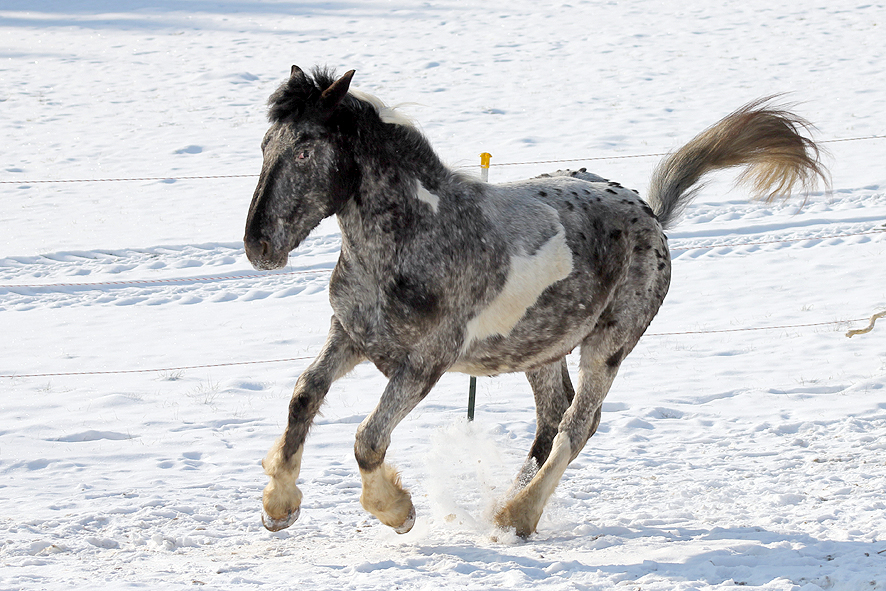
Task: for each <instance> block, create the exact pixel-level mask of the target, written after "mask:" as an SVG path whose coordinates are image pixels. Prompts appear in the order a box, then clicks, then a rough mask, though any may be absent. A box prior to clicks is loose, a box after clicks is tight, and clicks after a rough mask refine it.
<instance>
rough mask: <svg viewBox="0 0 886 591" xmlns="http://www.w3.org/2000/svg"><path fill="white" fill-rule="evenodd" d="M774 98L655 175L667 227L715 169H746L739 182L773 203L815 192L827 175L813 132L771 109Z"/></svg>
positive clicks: (654, 189) (736, 116)
mask: <svg viewBox="0 0 886 591" xmlns="http://www.w3.org/2000/svg"><path fill="white" fill-rule="evenodd" d="M772 98H773V97H766V98H762V99H759V100H757V101H754V102H752V103H749V104H747V105H745V106H744V107H742V108H740V109H739V110H737V111H735V112H734V113H732V114H731V115H728V116H727V117H725V118H723V119H722V120H721V121H719V122H718V123H716V124H714V125H713V126H711V127H709V128H708V129H706V130H704V131H703V132H701V133H700V134H698V135H697V136H696V137H695V138H693V139H692V140H691V141H690V142H689V143H687V144H686V145H685V146H683V147H682V148H680V149H679V150H677V151H676V152H674V153H673V154H670V155H669V156H667V157H665V159H664V160H662V161H661V162H660V163H659V165H658V167H657V168H656V169H655V172H654V173H653V175H652V181H651V184H650V190H649V205H650V206H651V207H652V210H653V211H654V212H655V215H656V217H658V220H659V222H660V223H661V225H662V227H663V228H668V227H670V226H671V225H673V224H674V223H675V222H676V221H677V219H678V218H679V216H680V214H681V213H682V211H683V209H684V208H685V207H686V205H688V204H689V202H690V201H692V199H694V198H695V196H696V194H697V193H698V191H699V190H700V189H701V188H702V187H703V186H704V185H703V184H701V183H699V181H700V180H701V178H702V177H703V176H704V175H705V174H707V173H709V172H711V171H714V170H718V169H721V168H728V167H731V166H744V167H746V168H745V170H744V171H743V172H742V174H741V176H740V177H739V179H738V182H739V183H747V184H750V185H751V186H752V188H753V192H754V198H755V199H762V200H765V201H772V200H773V199H775V198H776V197H777V196H779V195H784V196H787V195H788V194H789V193H790V192H791V190H792V189H794V188H795V187H797V186H800V187H801V188H802V189H803V190H804V192H807V193H808V191H810V190H811V189H813V188H814V187H815V185H816V181H817V179H819V178H820V179H821V180H822V181H823V182H824V184H825V185H826V186H827V185H828V177H827V171H826V169H825V167H824V165H823V164H822V163H821V161H820V159H819V156H820V150H819V148H818V146H816V145H815V143H814V142H813V141H812V140H811V139H809V138H807V137H805V136H803V135H801V131H804V130H805V131H807V132H808V131H809V130H811V129H812V125H810V124H809V123H808V122H807V121H805V120H804V119H801V118H800V117H798V116H796V115H794V114H793V113H790V112H788V111H786V110H784V109H780V108H777V107H771V106H768V105H767V104H766V103H768V102H769V101H770V100H771V99H772Z"/></svg>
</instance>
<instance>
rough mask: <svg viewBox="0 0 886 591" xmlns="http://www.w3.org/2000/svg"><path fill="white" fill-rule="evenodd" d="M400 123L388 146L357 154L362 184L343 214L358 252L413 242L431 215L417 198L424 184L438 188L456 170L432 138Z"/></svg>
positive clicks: (346, 231)
mask: <svg viewBox="0 0 886 591" xmlns="http://www.w3.org/2000/svg"><path fill="white" fill-rule="evenodd" d="M398 127H401V128H399V129H396V128H395V129H394V137H393V138H389V140H388V142H386V143H385V144H384V145H379V144H376V145H373V146H369V147H368V148H367V149H365V150H363V151H362V154H363V155H362V156H360V155H358V156H357V166H358V168H359V170H360V183H359V187H358V189H357V192H356V194H355V196H354V197H353V198H352V199H351V200H350V201H349V203H348V204H347V205H346V206H345V207H344V208H343V210H342V211H340V212H339V214H338V217H339V225H340V226H341V229H342V238H343V240H344V241H345V244H348V245H350V246H352V247H353V249H354V250H355V251H359V250H365V251H367V252H368V251H370V250H374V249H376V248H377V249H383V250H389V249H391V248H396V247H398V246H400V245H402V244H403V243H404V242H406V241H408V239H409V237H410V235H412V234H413V233H415V232H418V231H420V228H421V227H422V226H423V223H424V222H426V221H427V218H428V216H430V215H432V212H431V211H430V210H429V208H428V205H427V204H426V203H423V202H421V201H420V200H419V199H418V198H417V196H416V193H417V190H418V186H419V184H421V185H422V186H424V187H425V189H427V190H429V191H432V192H437V191H441V190H442V188H443V187H444V186H445V185H447V184H449V183H451V182H452V179H453V173H452V172H451V171H450V170H449V169H447V168H446V166H445V165H444V164H443V163H442V161H441V160H440V159H439V157H438V156H437V155H436V153H434V150H433V149H432V148H431V146H430V144H428V142H427V140H426V139H425V138H424V137H423V136H422V135H421V134H420V133H419V132H418V131H417V130H414V129H412V128H405V127H402V126H398Z"/></svg>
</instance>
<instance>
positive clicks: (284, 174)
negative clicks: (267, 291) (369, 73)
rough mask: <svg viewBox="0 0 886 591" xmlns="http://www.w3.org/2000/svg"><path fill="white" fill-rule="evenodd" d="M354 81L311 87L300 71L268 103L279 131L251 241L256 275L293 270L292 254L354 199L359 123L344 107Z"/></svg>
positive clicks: (266, 143)
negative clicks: (355, 126) (354, 140)
mask: <svg viewBox="0 0 886 591" xmlns="http://www.w3.org/2000/svg"><path fill="white" fill-rule="evenodd" d="M353 75H354V71H353V70H351V71H349V72H348V73H346V74H345V75H344V76H342V77H341V78H338V79H337V80H336V79H334V78H332V77H331V76H330V75H329V74H328V73H326V72H316V73H315V76H314V78H315V79H311V78H310V77H309V76H307V75H306V74H305V73H304V72H303V71H302V70H301V69H300V68H299V67H298V66H292V71H291V74H290V77H289V79H288V80H287V81H286V82H284V83H283V84H281V85H280V87H279V88H278V89H277V90H276V91H275V92H274V93H273V94H272V95H271V97H270V99H269V100H268V104H269V111H268V118H269V119H270V121H271V127H270V129H268V132H267V133H266V134H265V137H264V140H263V141H262V153H263V156H264V161H263V164H262V170H261V175H260V177H259V181H258V186H257V187H256V188H255V193H254V195H253V197H252V204H251V205H250V207H249V215H248V217H247V219H246V234H245V236H244V238H243V243H244V245H245V247H246V256H247V257H248V258H249V261H250V262H251V263H252V265H253V266H254V267H255V268H257V269H279V268H281V267H283V266H284V265H286V262H287V260H288V257H289V252H290V251H291V250H293V249H294V248H296V247H297V246H298V245H299V244H300V243H301V242H302V240H304V239H305V238H306V237H307V235H308V234H309V233H310V232H311V230H313V229H314V228H315V227H316V226H317V224H319V223H320V222H321V221H322V220H323V219H324V218H326V217H329V216H331V215H333V214H335V213H337V212H338V211H339V210H340V209H341V207H342V206H343V205H344V204H345V203H346V202H347V200H348V199H349V198H350V196H351V195H352V193H353V191H354V187H355V184H356V180H355V177H356V176H357V172H356V166H355V164H354V161H353V157H352V155H351V151H350V150H349V149H348V147H349V144H350V142H348V141H347V136H348V134H347V130H348V129H349V128H351V127H352V122H351V121H350V118H349V117H348V113H347V112H345V111H346V110H345V109H342V108H340V105H341V103H342V101H343V100H344V99H345V97H346V96H347V93H348V87H349V85H350V83H351V78H352V77H353Z"/></svg>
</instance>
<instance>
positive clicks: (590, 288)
mask: <svg viewBox="0 0 886 591" xmlns="http://www.w3.org/2000/svg"><path fill="white" fill-rule="evenodd" d="M353 74H354V72H353V71H350V72H348V73H346V74H345V75H344V76H342V77H340V78H337V77H336V76H334V75H332V74H331V73H330V72H329V71H326V70H320V69H318V70H315V71H314V72H313V75H312V76H309V75H307V74H305V73H304V72H303V71H302V70H301V69H299V68H298V67H296V66H293V67H292V72H291V75H290V78H289V79H288V80H287V81H286V82H284V83H283V84H282V85H281V86H280V87H279V89H278V90H277V91H276V92H274V93H273V94H272V95H271V97H270V100H269V105H270V110H269V119H270V122H271V127H270V129H269V130H268V132H267V134H266V135H265V137H264V141H263V142H262V151H263V152H264V165H263V167H262V171H261V177H260V179H259V181H258V187H257V188H256V190H255V195H254V196H253V199H252V204H251V205H250V208H249V216H248V219H247V221H246V235H245V238H244V242H245V246H246V253H247V256H248V257H249V260H250V261H251V262H252V264H253V265H254V266H255V267H256V268H257V269H277V268H280V267H283V266H284V265H286V263H287V260H288V256H289V252H290V251H292V250H293V249H294V248H296V247H297V246H298V245H299V243H301V241H302V240H304V238H305V237H306V236H307V235H308V233H309V232H310V231H311V230H312V229H313V228H315V227H316V226H317V224H319V223H320V221H321V220H322V219H324V218H326V217H328V216H331V215H336V216H338V222H339V225H340V226H341V236H342V246H341V255H340V257H339V260H338V264H337V265H336V267H335V270H334V271H333V274H332V278H331V280H330V283H329V296H330V300H331V303H332V310H333V316H332V325H331V327H330V329H329V335H328V338H327V340H326V344H325V345H324V346H323V349H322V351H321V352H320V354H319V355H318V356H317V358H316V360H314V362H313V363H311V365H310V366H309V367H308V368H307V369H306V370H305V372H304V373H303V374H302V375H301V377H300V378H299V379H298V381H297V383H296V385H295V391H294V393H293V397H292V400H291V403H290V406H289V422H288V425H287V427H286V429H285V431H284V433H283V436H282V437H281V438H280V439H279V440H278V441H277V442H276V443H275V444H274V445H273V447H272V448H271V450H270V452H269V453H268V455H267V457H266V458H265V460H264V461H263V466H264V469H265V472H266V473H267V474H268V476H270V483H269V484H268V485H267V487H266V488H265V490H264V497H263V504H264V512H263V521H264V524H265V527H267V528H268V529H270V530H273V531H276V530H279V529H282V528H285V527H288V526H289V525H291V524H292V523H293V522H294V521H295V520H296V519H297V518H298V515H299V510H300V505H301V500H302V493H301V491H300V490H299V489H298V487H297V486H296V481H297V479H298V474H299V469H300V465H301V460H302V453H303V450H304V442H305V437H306V435H307V433H308V429H309V428H310V426H311V423H312V421H313V419H314V416H315V415H316V414H317V411H318V410H319V408H320V406H321V404H322V402H323V399H324V397H325V396H326V393H327V391H328V390H329V387H330V385H331V384H332V382H334V381H335V380H336V379H338V378H340V377H341V376H343V375H344V374H346V373H347V372H349V371H350V370H351V369H352V368H353V367H354V366H355V365H357V364H358V363H360V362H361V361H364V360H369V361H371V362H372V363H373V364H375V366H376V367H377V368H378V369H379V370H380V371H381V372H382V373H383V374H384V375H385V376H386V377H387V378H388V380H389V381H388V384H387V387H386V388H385V390H384V392H383V393H382V395H381V400H380V401H379V403H378V406H377V407H376V408H375V410H374V411H373V412H372V413H371V414H369V416H367V417H366V419H365V420H364V421H363V422H362V423H361V424H360V426H359V428H358V429H357V438H356V444H355V446H354V452H355V455H356V458H357V464H358V466H359V468H360V474H361V476H362V481H363V490H362V494H361V496H360V502H361V504H362V505H363V507H364V508H365V509H366V510H367V511H369V512H370V513H372V514H373V515H375V516H376V517H377V518H378V519H379V520H380V521H381V522H382V523H384V524H386V525H388V526H390V527H392V528H394V529H395V530H396V531H397V532H401V533H402V532H406V531H409V529H410V528H411V527H412V525H413V523H414V521H415V509H414V506H413V504H412V501H411V499H410V495H409V493H408V492H407V491H406V490H405V489H404V488H403V487H402V486H401V484H400V478H399V476H398V474H397V472H396V471H395V470H394V469H393V468H392V467H391V466H390V465H389V464H387V463H385V452H386V450H387V448H388V445H389V444H390V441H391V432H392V431H393V429H394V428H395V427H396V426H397V424H398V423H399V422H400V421H401V420H402V419H403V418H404V417H405V416H406V415H407V414H409V412H410V411H411V410H412V409H413V408H415V406H416V405H417V404H418V403H419V401H421V400H422V399H423V398H424V397H425V396H426V395H427V394H428V392H430V391H431V388H433V386H434V384H435V383H436V382H437V380H439V379H440V377H441V376H442V375H443V373H444V372H450V371H458V372H463V373H468V374H471V375H475V376H489V375H496V374H500V373H503V372H517V371H522V372H526V376H527V377H528V378H529V383H530V385H531V386H532V391H533V393H534V395H535V402H536V409H537V411H536V415H537V416H536V421H537V423H536V425H537V426H536V433H535V441H534V442H533V444H532V448H531V450H530V452H529V456H528V458H527V459H526V462H525V463H524V465H523V467H522V469H521V470H520V473H519V475H518V476H517V479H516V481H515V483H514V487H513V492H512V494H511V495H509V497H508V498H506V499H504V503H503V505H502V506H501V508H500V509H499V510H498V512H497V514H496V517H495V521H496V523H497V524H498V525H499V526H501V527H503V528H513V529H515V530H516V532H517V534H519V535H521V536H528V535H530V534H531V533H533V532H534V531H535V528H536V525H537V523H538V520H539V517H540V516H541V514H542V510H543V509H544V506H545V503H546V502H547V500H548V498H549V497H550V496H551V494H552V493H553V492H554V489H555V488H556V486H557V483H558V482H559V480H560V478H561V476H562V475H563V472H564V471H565V470H566V467H567V465H568V464H569V463H570V462H571V461H572V460H573V459H574V458H575V457H576V456H577V455H578V454H579V452H580V451H581V449H582V448H583V447H584V445H585V443H586V442H587V441H588V439H589V438H590V437H591V435H593V434H594V432H595V430H596V428H597V425H598V424H599V422H600V408H601V405H602V403H603V398H604V397H605V396H606V393H607V391H608V390H609V387H610V385H611V384H612V380H613V379H614V378H615V374H616V372H617V371H618V368H619V365H620V364H621V362H622V360H623V359H624V358H625V356H626V355H627V354H628V353H630V352H631V350H632V349H633V348H634V345H636V343H637V341H638V339H639V338H640V336H641V335H642V334H643V332H644V331H645V330H646V327H647V326H648V325H649V323H650V321H651V320H652V318H653V317H654V316H655V314H656V312H657V311H658V309H659V306H660V305H661V303H662V300H663V299H664V297H665V293H667V290H668V284H669V281H670V274H671V260H670V254H669V251H668V246H667V239H666V237H665V235H664V232H663V230H664V229H666V228H668V227H669V225H671V224H673V223H674V221H675V218H676V216H677V215H678V213H679V211H680V209H681V208H682V207H683V206H685V204H686V203H687V202H688V201H689V199H691V197H692V196H693V190H692V187H693V186H697V182H698V181H699V179H700V178H701V177H702V176H703V175H704V174H705V173H707V172H709V171H711V170H714V169H718V168H723V167H729V166H736V165H744V166H746V167H747V174H748V175H749V176H750V177H751V178H752V179H754V180H756V183H757V189H758V190H760V191H767V192H768V193H769V196H770V197H771V196H773V195H775V194H784V193H785V192H787V191H789V190H790V189H792V188H793V187H794V186H795V185H797V184H802V185H804V186H808V185H810V184H811V183H812V182H813V181H814V180H815V178H816V177H823V176H824V169H823V168H822V166H821V164H820V162H819V160H818V149H817V148H816V146H815V145H814V144H813V143H812V141H811V140H809V139H807V138H806V137H804V136H803V135H801V134H800V131H801V130H802V129H803V128H805V127H806V126H807V124H806V123H805V122H804V121H803V120H801V119H799V118H797V117H796V116H794V115H792V114H791V113H788V112H786V111H783V110H778V109H775V108H772V107H769V106H767V101H765V100H761V101H757V102H755V103H752V104H750V105H748V106H745V107H744V108H742V109H740V110H738V111H736V112H735V113H733V114H731V115H729V116H728V117H726V118H725V119H723V120H722V121H720V122H719V123H717V124H716V125H714V126H713V127H711V128H710V129H708V130H707V131H705V132H703V133H702V134H700V135H699V136H697V137H696V138H695V139H693V140H692V141H691V142H689V143H688V144H687V145H686V146H684V147H682V148H680V149H679V150H678V151H677V152H676V153H674V154H673V155H671V156H669V157H667V158H666V159H665V160H664V161H663V162H662V163H661V164H660V165H659V167H658V169H657V171H656V172H655V175H654V177H653V179H652V186H651V191H650V194H649V199H648V202H644V201H643V200H642V199H640V197H638V196H637V194H636V193H634V192H632V191H629V190H627V189H624V188H622V187H621V186H620V185H619V184H618V183H613V182H607V181H606V180H605V179H602V178H600V177H598V176H595V175H592V174H589V173H587V172H585V171H584V170H581V171H574V172H569V171H566V172H558V173H554V174H553V175H545V176H544V177H541V178H537V179H532V180H527V181H521V182H515V183H507V184H501V185H491V184H487V183H484V182H481V181H479V180H477V179H475V178H472V177H470V176H466V175H464V174H461V173H459V172H455V171H453V170H451V169H449V168H447V167H446V166H445V165H444V164H443V163H442V162H441V161H440V159H439V158H438V156H437V155H436V154H435V153H434V150H433V149H432V148H431V146H430V144H429V143H428V141H427V140H426V139H425V137H424V136H423V135H422V134H421V133H420V132H419V130H418V129H416V128H415V127H414V126H413V125H411V124H410V123H409V121H408V120H406V119H404V118H402V117H399V116H398V115H397V113H396V112H394V111H393V110H392V109H389V108H387V107H385V106H384V104H383V103H382V102H381V101H379V100H378V99H376V98H374V97H372V96H370V95H366V94H363V93H359V92H356V91H353V92H349V85H350V82H351V78H352V76H353ZM696 190H697V189H696ZM576 347H579V349H580V352H581V355H580V362H579V369H578V387H577V389H575V390H573V387H572V383H571V381H570V379H569V374H568V372H567V369H566V362H565V356H566V354H568V353H569V352H570V351H572V350H573V349H575V348H576Z"/></svg>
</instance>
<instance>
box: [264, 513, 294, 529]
mask: <svg viewBox="0 0 886 591" xmlns="http://www.w3.org/2000/svg"><path fill="white" fill-rule="evenodd" d="M300 514H301V507H299V508H297V509H295V510H294V511H290V512H289V515H287V516H286V517H284V518H283V519H274V518H273V517H271V516H270V515H268V514H267V513H266V512H265V510H264V509H262V512H261V523H262V525H263V526H265V529H266V530H268V531H280V530H281V529H286V528H287V527H289V526H290V525H292V524H293V523H295V522H296V521H297V520H298V516H299V515H300Z"/></svg>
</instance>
